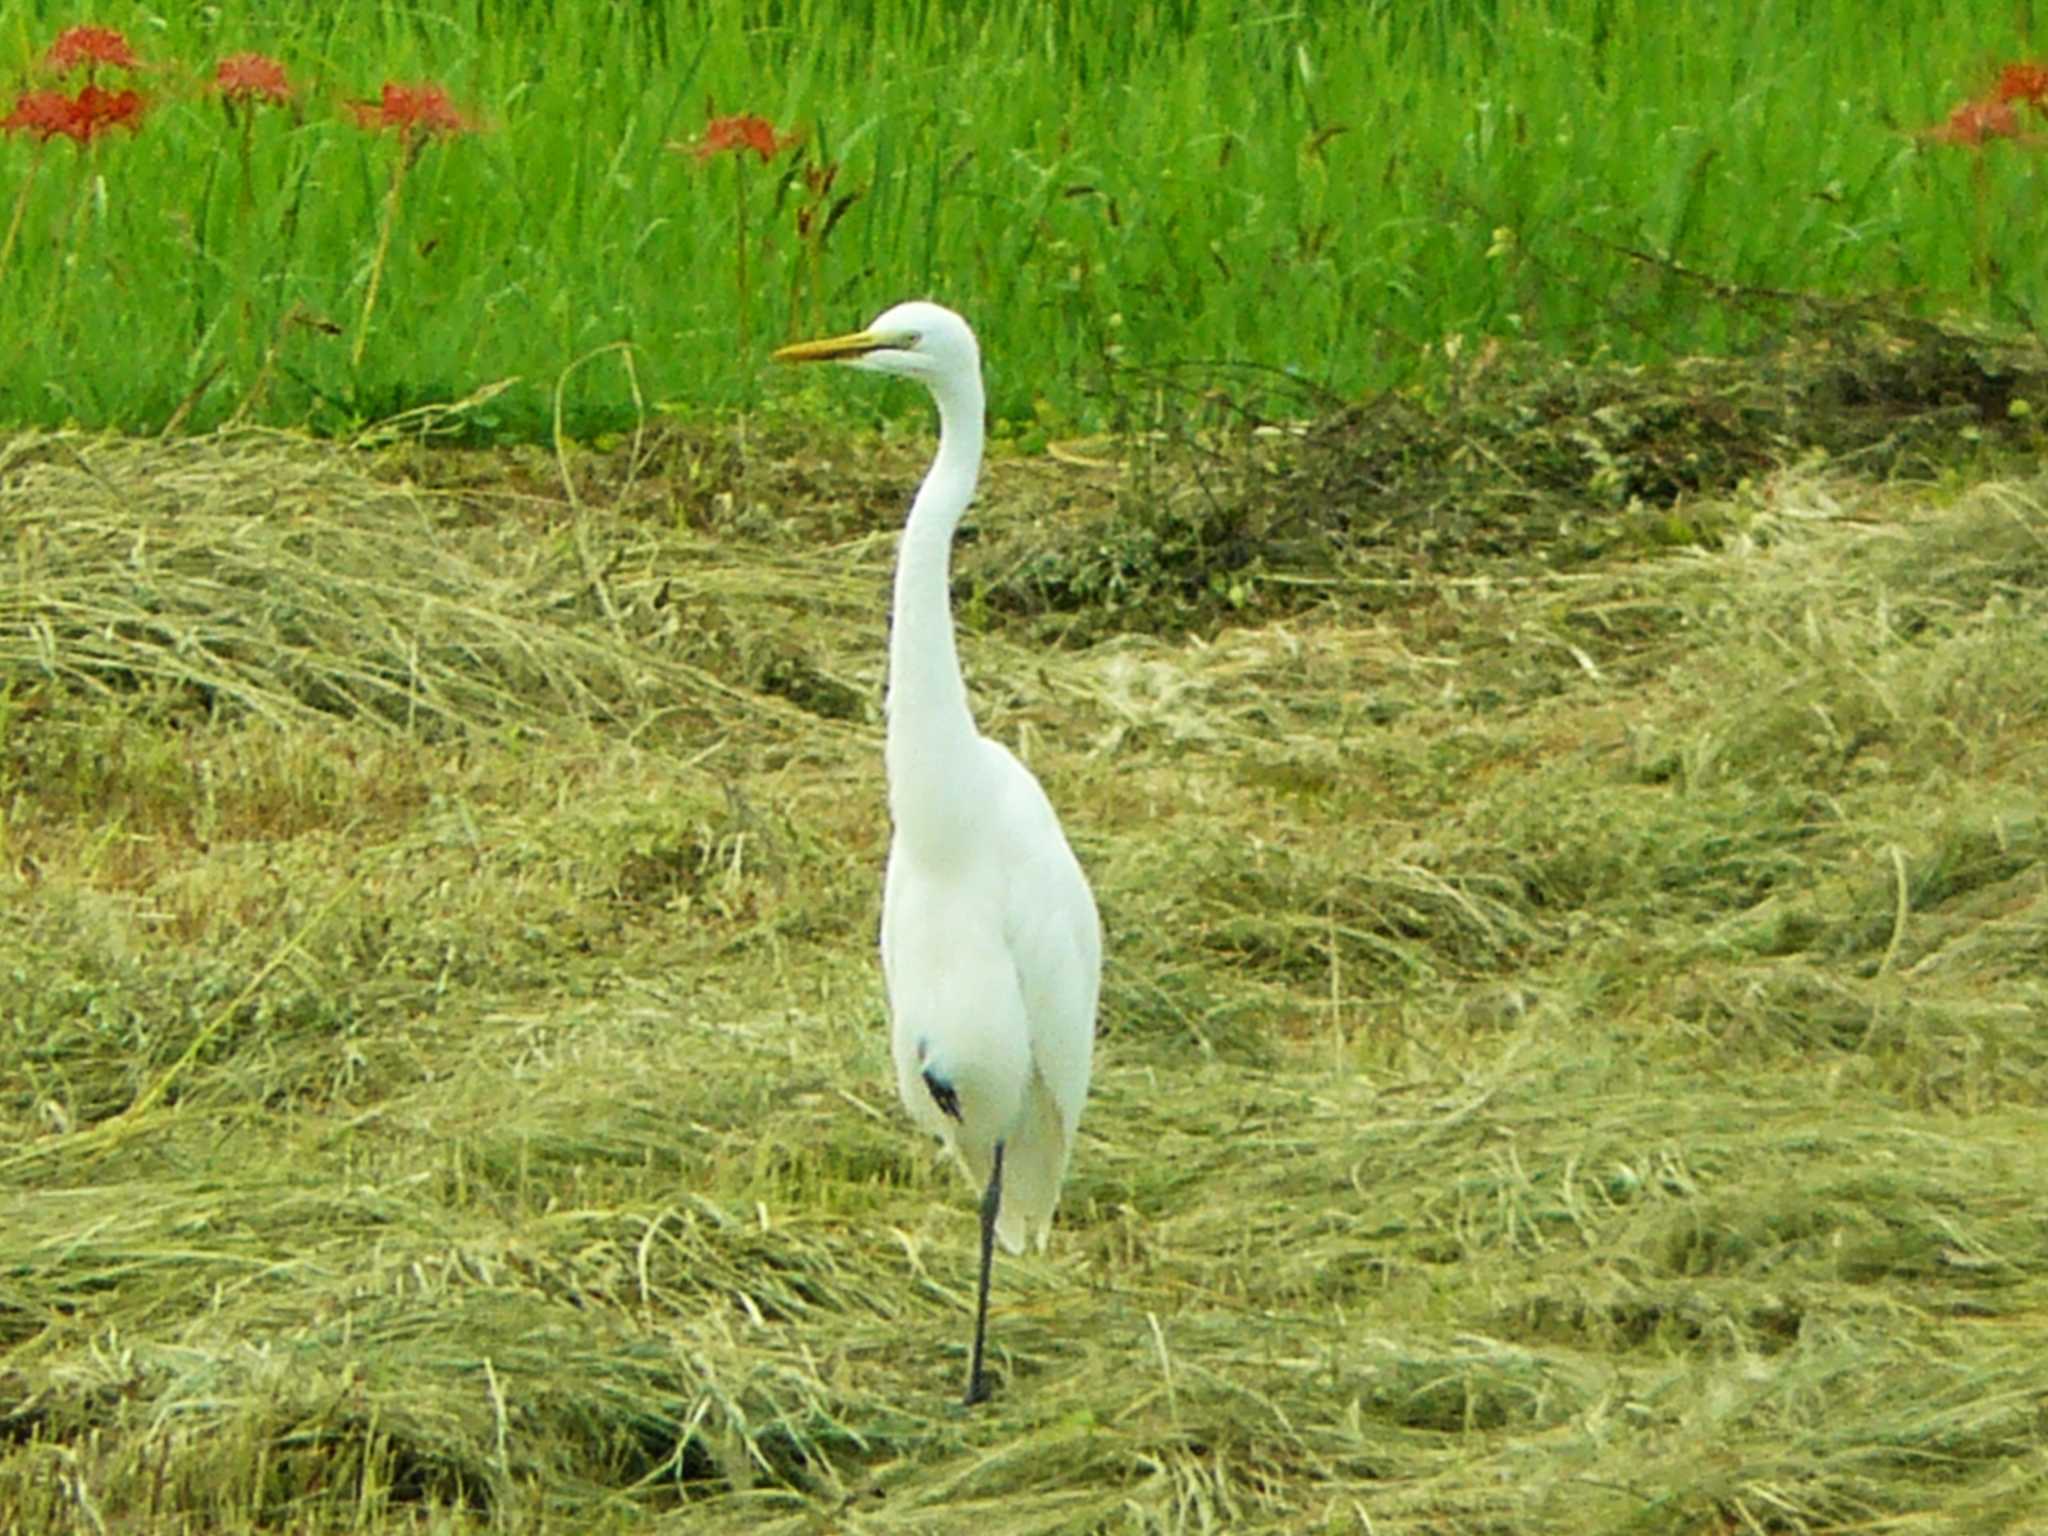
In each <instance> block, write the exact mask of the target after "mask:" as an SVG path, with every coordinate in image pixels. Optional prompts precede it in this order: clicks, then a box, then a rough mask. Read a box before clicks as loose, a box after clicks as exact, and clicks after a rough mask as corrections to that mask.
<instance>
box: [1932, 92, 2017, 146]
mask: <svg viewBox="0 0 2048 1536" xmlns="http://www.w3.org/2000/svg"><path fill="white" fill-rule="evenodd" d="M2019 131H2020V123H2019V114H2018V113H2016V112H2014V111H2013V109H2012V106H2011V104H2010V103H2009V102H2003V101H1966V102H1964V103H1963V104H1962V105H1961V106H1959V107H1957V108H1956V109H1955V111H1953V112H1951V113H1949V115H1948V121H1947V122H1945V123H1943V124H1942V125H1941V126H1940V127H1939V128H1930V129H1928V130H1927V137H1928V138H1930V139H1932V140H1934V142H1935V143H1937V144H1965V145H1968V146H1969V147H1971V148H1973V149H1975V148H1978V147H1980V146H1981V145H1982V144H1983V143H1984V141H1985V140H1986V139H2010V138H2016V137H2018V135H2019Z"/></svg>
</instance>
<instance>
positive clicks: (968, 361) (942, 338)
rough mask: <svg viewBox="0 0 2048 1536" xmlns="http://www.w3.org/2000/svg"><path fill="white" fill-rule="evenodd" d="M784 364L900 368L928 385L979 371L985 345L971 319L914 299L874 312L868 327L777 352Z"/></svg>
mask: <svg viewBox="0 0 2048 1536" xmlns="http://www.w3.org/2000/svg"><path fill="white" fill-rule="evenodd" d="M775 356H776V359H777V361H779V362H785V363H845V364H846V365H847V366H848V367H851V368H865V369H867V370H868V371H870V372H872V373H897V374H902V375H904V376H906V377H908V378H913V379H922V380H923V381H924V382H925V383H926V384H927V385H930V384H935V383H937V382H939V381H942V380H948V379H956V378H969V379H971V378H976V377H978V376H979V375H980V373H981V349H980V348H979V347H978V346H976V345H975V341H974V332H973V331H971V330H969V329H968V328H967V322H966V321H965V320H962V319H961V318H960V317H959V316H958V315H956V314H954V313H953V311H951V310H950V309H947V308H945V307H944V306H943V305H939V304H927V303H925V302H924V301H923V300H921V299H913V300H912V301H911V302H910V303H908V304H898V305H896V306H895V307H894V308H893V309H885V310H883V311H882V312H881V313H880V314H879V315H877V316H875V318H874V319H873V321H871V322H870V323H869V325H868V328H867V329H866V330H864V331H855V332H853V333H852V334H851V335H849V336H832V337H828V338H827V339H826V340H824V341H800V342H797V343H796V344H795V345H794V346H788V347H784V348H782V349H781V350H780V351H778V352H777V353H776V354H775Z"/></svg>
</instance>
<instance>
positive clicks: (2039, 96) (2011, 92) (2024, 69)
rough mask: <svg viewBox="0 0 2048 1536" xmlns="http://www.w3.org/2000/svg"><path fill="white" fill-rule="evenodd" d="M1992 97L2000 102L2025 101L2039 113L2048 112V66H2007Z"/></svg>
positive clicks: (2000, 73)
mask: <svg viewBox="0 0 2048 1536" xmlns="http://www.w3.org/2000/svg"><path fill="white" fill-rule="evenodd" d="M1991 97H1992V100H1994V101H1999V102H2011V101H2023V102H2025V103H2026V104H2027V105H2028V106H2030V107H2032V108H2034V110H2036V111H2037V112H2048V66H2043V65H2040V64H2008V65H2006V66H2005V68H2004V69H2002V70H2000V71H1999V75H1998V84H1997V86H1996V87H1994V88H1993V90H1992V92H1991Z"/></svg>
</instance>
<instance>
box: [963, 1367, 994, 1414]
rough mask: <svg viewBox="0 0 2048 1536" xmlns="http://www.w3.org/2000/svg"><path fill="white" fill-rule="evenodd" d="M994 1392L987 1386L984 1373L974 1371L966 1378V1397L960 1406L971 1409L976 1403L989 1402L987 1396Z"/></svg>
mask: <svg viewBox="0 0 2048 1536" xmlns="http://www.w3.org/2000/svg"><path fill="white" fill-rule="evenodd" d="M994 1390H995V1389H994V1388H993V1387H992V1386H991V1385H990V1384H989V1379H988V1377H987V1376H986V1375H985V1374H984V1373H982V1372H980V1371H976V1372H975V1373H974V1374H973V1375H972V1376H970V1377H968V1378H967V1396H966V1398H965V1399H964V1400H963V1402H962V1404H961V1406H962V1407H966V1408H972V1407H973V1406H974V1405H975V1404H976V1403H985V1402H987V1401H988V1400H989V1394H990V1393H991V1392H993V1391H994Z"/></svg>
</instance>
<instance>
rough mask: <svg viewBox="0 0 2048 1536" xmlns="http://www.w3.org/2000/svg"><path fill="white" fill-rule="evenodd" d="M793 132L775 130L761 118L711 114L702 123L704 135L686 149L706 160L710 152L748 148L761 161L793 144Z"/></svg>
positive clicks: (700, 159) (794, 135)
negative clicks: (708, 120) (709, 117)
mask: <svg viewBox="0 0 2048 1536" xmlns="http://www.w3.org/2000/svg"><path fill="white" fill-rule="evenodd" d="M796 141H797V135H796V134H793V133H789V134H783V133H777V132H776V131H775V125H774V124H773V123H771V122H769V121H768V119H767V118H765V117H750V116H738V117H714V118H712V119H711V121H710V122H708V123H706V124H705V125H704V137H703V138H701V139H699V140H698V141H697V142H696V143H695V144H694V145H691V146H690V150H691V152H692V153H693V154H695V155H696V157H697V160H698V162H699V163H700V164H701V163H702V162H704V161H706V160H709V159H710V158H711V157H712V156H713V155H718V154H723V153H725V152H726V151H728V150H730V151H732V152H733V153H735V154H737V153H738V152H739V151H740V150H743V149H751V150H752V151H753V152H754V153H755V154H757V155H759V156H760V157H761V159H762V160H763V161H764V162H765V161H769V160H773V159H774V158H775V157H776V156H777V155H779V154H781V153H782V151H783V150H785V149H787V148H789V146H790V145H792V144H794V143H796Z"/></svg>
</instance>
